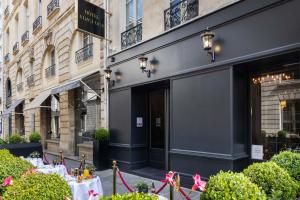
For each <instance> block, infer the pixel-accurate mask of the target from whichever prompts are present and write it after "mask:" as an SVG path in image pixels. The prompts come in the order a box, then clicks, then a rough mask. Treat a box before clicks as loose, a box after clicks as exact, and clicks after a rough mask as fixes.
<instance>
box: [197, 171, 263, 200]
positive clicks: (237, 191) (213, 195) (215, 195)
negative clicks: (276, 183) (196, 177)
mask: <svg viewBox="0 0 300 200" xmlns="http://www.w3.org/2000/svg"><path fill="white" fill-rule="evenodd" d="M244 199H251V200H266V199H267V197H266V195H265V193H264V192H262V191H261V190H260V189H259V188H258V186H257V185H255V184H254V183H252V182H251V181H250V180H249V178H247V177H246V176H244V175H243V174H242V173H233V172H222V171H221V172H219V173H218V174H217V175H215V176H211V177H210V179H209V181H208V183H207V185H206V191H205V192H204V193H202V195H201V200H244Z"/></svg>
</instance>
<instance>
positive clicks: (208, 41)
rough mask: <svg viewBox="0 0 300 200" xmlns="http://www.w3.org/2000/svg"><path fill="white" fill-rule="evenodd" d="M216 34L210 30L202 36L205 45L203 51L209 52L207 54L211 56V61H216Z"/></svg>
mask: <svg viewBox="0 0 300 200" xmlns="http://www.w3.org/2000/svg"><path fill="white" fill-rule="evenodd" d="M214 37H215V33H214V32H212V31H210V30H209V29H208V28H207V29H206V30H205V31H204V32H203V33H202V34H201V39H202V43H203V49H204V50H205V51H207V54H208V55H210V56H211V61H212V62H214V61H215V52H214V50H213V38H214Z"/></svg>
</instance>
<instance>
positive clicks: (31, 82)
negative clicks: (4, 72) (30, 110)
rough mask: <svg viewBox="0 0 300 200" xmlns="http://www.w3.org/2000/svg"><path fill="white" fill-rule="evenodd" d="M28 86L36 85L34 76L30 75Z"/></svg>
mask: <svg viewBox="0 0 300 200" xmlns="http://www.w3.org/2000/svg"><path fill="white" fill-rule="evenodd" d="M27 85H28V86H29V87H31V86H33V85H34V74H32V75H30V76H28V77H27Z"/></svg>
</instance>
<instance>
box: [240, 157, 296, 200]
mask: <svg viewBox="0 0 300 200" xmlns="http://www.w3.org/2000/svg"><path fill="white" fill-rule="evenodd" d="M243 173H244V174H245V175H246V176H247V177H249V178H250V180H251V181H252V182H253V183H255V184H257V185H258V186H259V187H261V189H262V190H263V191H265V193H266V195H267V197H268V199H272V200H277V199H278V200H279V199H280V200H282V199H284V200H295V199H296V196H297V190H298V187H299V186H298V185H297V184H296V182H295V181H294V180H293V179H292V178H291V177H290V175H289V174H288V173H287V172H286V171H285V170H284V169H282V168H281V167H279V166H278V165H277V164H276V163H274V162H264V163H255V164H252V165H250V166H249V167H248V168H247V169H245V170H244V172H243Z"/></svg>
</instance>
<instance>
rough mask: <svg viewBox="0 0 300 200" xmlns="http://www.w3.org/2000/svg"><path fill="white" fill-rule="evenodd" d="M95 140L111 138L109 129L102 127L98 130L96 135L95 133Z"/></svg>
mask: <svg viewBox="0 0 300 200" xmlns="http://www.w3.org/2000/svg"><path fill="white" fill-rule="evenodd" d="M94 139H95V140H99V141H107V140H109V132H108V130H106V129H104V128H101V129H98V130H96V132H95V135H94Z"/></svg>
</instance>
